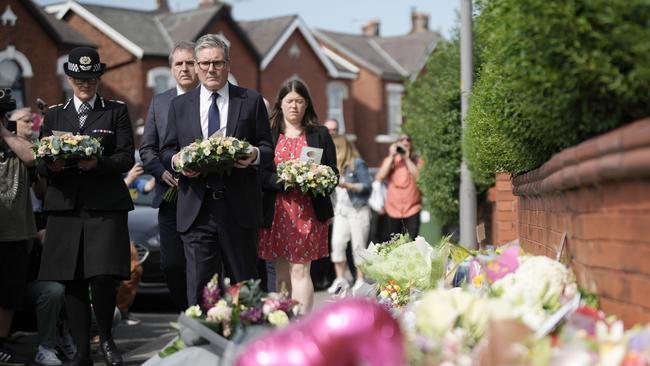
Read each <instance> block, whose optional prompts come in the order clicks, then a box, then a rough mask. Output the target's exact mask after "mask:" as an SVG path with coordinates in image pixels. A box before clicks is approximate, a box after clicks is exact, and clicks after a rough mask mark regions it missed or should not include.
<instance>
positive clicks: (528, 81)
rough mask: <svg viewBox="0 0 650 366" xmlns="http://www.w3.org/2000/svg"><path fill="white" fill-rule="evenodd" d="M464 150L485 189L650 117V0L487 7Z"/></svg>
mask: <svg viewBox="0 0 650 366" xmlns="http://www.w3.org/2000/svg"><path fill="white" fill-rule="evenodd" d="M475 32H476V40H477V42H479V44H478V47H479V48H480V50H481V51H480V54H479V57H480V58H481V59H482V61H483V64H482V66H481V69H480V72H479V77H478V80H476V82H475V84H474V89H473V91H472V97H471V105H470V111H469V115H468V129H467V131H466V135H465V137H466V138H465V141H464V144H463V148H464V151H465V153H466V155H467V159H468V163H469V166H470V169H471V170H472V172H473V175H474V178H475V180H476V181H477V183H478V184H489V183H490V182H492V180H493V177H494V174H495V172H499V171H506V172H510V173H513V174H518V173H522V172H525V171H528V170H531V169H534V168H536V167H538V166H539V165H541V164H542V163H543V162H545V161H546V160H548V159H549V158H550V157H551V155H552V154H554V153H556V152H558V151H560V150H562V149H564V148H566V147H568V146H572V145H575V144H577V143H579V142H580V141H583V140H585V139H587V138H589V137H592V136H594V135H596V134H599V133H602V132H604V131H607V130H610V129H612V128H615V127H617V126H619V125H621V124H623V123H626V122H630V121H632V120H635V119H637V118H640V117H644V116H648V115H650V113H649V112H650V1H649V0H625V1H612V0H590V1H578V0H555V1H552V0H487V1H483V2H482V4H481V7H480V15H479V16H478V18H477V20H476V24H475Z"/></svg>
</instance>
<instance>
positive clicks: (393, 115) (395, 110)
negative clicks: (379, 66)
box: [386, 83, 404, 135]
mask: <svg viewBox="0 0 650 366" xmlns="http://www.w3.org/2000/svg"><path fill="white" fill-rule="evenodd" d="M403 94H404V85H402V84H396V83H390V84H386V121H387V123H388V126H387V131H388V134H389V135H397V134H398V133H400V129H401V127H402V97H403Z"/></svg>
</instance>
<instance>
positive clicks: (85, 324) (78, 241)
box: [38, 47, 134, 366]
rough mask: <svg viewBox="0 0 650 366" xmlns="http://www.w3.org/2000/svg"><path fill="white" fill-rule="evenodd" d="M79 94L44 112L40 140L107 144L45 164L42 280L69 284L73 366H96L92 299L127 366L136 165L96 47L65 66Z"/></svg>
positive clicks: (112, 353) (103, 331)
mask: <svg viewBox="0 0 650 366" xmlns="http://www.w3.org/2000/svg"><path fill="white" fill-rule="evenodd" d="M63 67H64V70H65V73H66V74H67V75H68V83H69V84H70V86H71V88H72V90H73V92H74V97H73V98H72V99H70V100H68V101H67V102H66V103H65V104H60V105H56V106H53V107H50V109H48V111H47V112H46V113H45V117H44V124H43V127H42V129H41V136H42V137H44V136H50V135H53V134H57V133H60V132H70V133H72V134H81V135H89V136H91V137H95V138H97V139H98V140H99V141H100V142H101V145H102V152H101V154H100V155H98V156H92V157H90V158H85V159H78V160H74V161H71V160H64V159H57V160H55V161H54V162H48V163H45V162H41V163H39V164H38V170H39V174H41V175H43V176H46V177H47V179H48V187H47V192H46V193H45V201H44V209H45V211H46V212H47V213H48V221H47V235H46V237H45V243H44V245H43V257H42V262H41V269H40V275H39V277H40V279H41V280H50V281H61V282H63V283H64V285H65V304H66V311H67V313H68V325H69V326H70V330H71V333H72V336H73V338H74V340H75V343H76V344H77V349H78V352H77V356H76V357H75V359H74V360H73V363H72V364H73V365H92V359H91V356H90V344H89V340H90V314H91V313H90V311H91V308H90V298H89V296H88V288H89V287H90V288H91V290H92V291H91V292H92V304H93V310H94V312H95V315H96V319H97V325H98V328H99V339H100V349H101V351H102V353H103V354H104V360H105V363H106V364H107V365H112V366H116V365H121V364H122V357H121V355H120V353H119V351H118V350H117V347H116V346H115V343H114V341H113V337H112V334H111V328H112V323H113V311H114V309H115V300H116V280H118V279H128V278H129V274H130V251H129V232H128V227H127V216H128V211H129V210H132V209H133V202H132V201H131V196H130V195H129V191H128V190H127V188H126V185H124V181H123V180H122V173H126V172H127V171H129V169H131V167H132V166H133V163H134V156H133V154H134V149H133V131H132V128H131V121H130V119H129V113H128V110H127V108H126V105H125V104H124V103H122V102H115V101H109V100H105V99H104V98H102V97H101V96H99V95H97V89H98V87H99V81H100V77H101V75H102V74H103V73H104V70H105V69H106V65H105V64H103V63H100V62H99V55H98V53H97V51H96V50H95V49H92V48H88V47H77V48H75V49H73V50H72V51H70V54H69V55H68V62H66V63H65V64H64V66H63Z"/></svg>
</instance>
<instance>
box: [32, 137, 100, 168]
mask: <svg viewBox="0 0 650 366" xmlns="http://www.w3.org/2000/svg"><path fill="white" fill-rule="evenodd" d="M32 151H33V152H34V156H35V157H36V159H37V160H47V161H55V160H58V159H75V158H76V159H87V158H91V157H93V156H98V155H101V152H102V145H101V143H100V142H99V140H98V139H96V138H94V137H90V136H87V135H73V134H72V133H64V134H61V135H51V136H46V137H43V138H42V139H40V140H39V141H37V142H36V143H34V145H33V146H32Z"/></svg>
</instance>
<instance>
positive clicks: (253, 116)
mask: <svg viewBox="0 0 650 366" xmlns="http://www.w3.org/2000/svg"><path fill="white" fill-rule="evenodd" d="M194 58H195V61H196V63H197V73H198V76H199V80H200V81H201V85H200V87H199V88H197V89H193V90H191V91H189V92H187V93H185V94H183V95H181V96H179V97H176V98H175V99H174V100H172V102H171V105H170V108H169V116H168V121H167V132H166V134H165V138H164V143H163V147H162V152H161V155H162V158H163V163H164V164H165V165H166V167H167V169H168V170H171V169H174V170H177V169H178V168H177V167H176V160H177V154H178V151H179V150H180V149H181V148H182V147H184V146H187V145H189V144H190V143H192V142H194V141H195V140H196V139H204V138H208V137H210V136H212V135H213V134H215V133H218V132H222V133H225V135H228V136H234V137H236V138H238V139H241V140H246V141H248V142H249V143H250V144H251V146H253V148H252V149H251V152H250V153H249V155H248V157H246V158H245V159H241V160H238V161H237V162H236V163H235V168H234V169H233V170H232V172H231V173H230V175H225V176H220V175H218V174H216V173H211V174H207V175H200V174H199V173H198V172H194V171H191V170H187V169H185V170H183V171H181V172H180V173H181V174H182V175H181V177H180V179H179V182H178V186H179V189H178V201H177V205H178V208H177V215H176V219H177V229H178V231H179V232H180V233H181V239H182V240H183V244H184V247H185V257H186V260H187V300H188V303H189V304H190V305H193V304H198V303H199V302H200V300H201V292H202V289H203V286H204V285H205V284H206V283H207V282H208V281H209V280H210V278H211V277H212V276H213V275H214V274H215V273H219V274H222V273H223V272H222V266H223V267H225V269H226V271H227V273H228V274H229V277H230V279H231V281H232V282H238V281H242V280H246V279H250V278H256V277H257V276H258V275H257V266H256V264H257V248H256V243H257V229H258V227H259V223H260V217H261V207H260V206H261V189H260V183H259V180H258V171H257V170H258V169H257V166H266V165H267V164H271V163H272V161H273V145H272V143H271V135H270V130H269V120H268V115H267V111H266V107H265V106H264V101H263V99H262V96H261V95H260V94H259V93H257V92H256V91H253V90H250V89H244V88H240V87H238V86H235V85H232V84H230V83H229V82H228V73H229V72H230V57H229V47H228V45H227V43H226V41H225V40H223V39H222V38H221V37H220V36H218V35H214V34H207V35H204V36H202V37H201V38H199V40H198V41H197V42H196V46H195V47H194ZM221 278H223V276H221Z"/></svg>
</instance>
